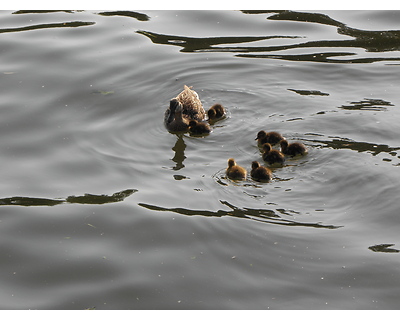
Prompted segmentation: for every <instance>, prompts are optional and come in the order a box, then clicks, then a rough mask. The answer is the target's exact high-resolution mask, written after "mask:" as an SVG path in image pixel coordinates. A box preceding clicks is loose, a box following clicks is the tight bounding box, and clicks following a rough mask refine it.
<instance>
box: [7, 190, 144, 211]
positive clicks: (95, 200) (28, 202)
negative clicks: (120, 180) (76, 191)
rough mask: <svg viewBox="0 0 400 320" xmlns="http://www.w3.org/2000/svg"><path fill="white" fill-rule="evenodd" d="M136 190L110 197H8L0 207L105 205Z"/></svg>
mask: <svg viewBox="0 0 400 320" xmlns="http://www.w3.org/2000/svg"><path fill="white" fill-rule="evenodd" d="M137 191H138V190H136V189H127V190H123V191H120V192H116V193H114V194H112V195H104V194H102V195H95V194H89V193H86V194H84V195H83V196H69V197H67V198H66V199H46V198H31V197H10V198H3V199H0V206H26V207H30V206H55V205H58V204H63V203H80V204H106V203H114V202H120V201H123V200H124V199H125V198H127V197H129V196H130V195H132V194H133V193H135V192H137Z"/></svg>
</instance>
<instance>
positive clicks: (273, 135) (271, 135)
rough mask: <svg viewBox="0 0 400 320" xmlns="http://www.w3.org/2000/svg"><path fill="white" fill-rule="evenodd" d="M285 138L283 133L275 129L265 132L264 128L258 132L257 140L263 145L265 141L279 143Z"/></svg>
mask: <svg viewBox="0 0 400 320" xmlns="http://www.w3.org/2000/svg"><path fill="white" fill-rule="evenodd" d="M283 139H284V138H283V137H282V135H281V134H280V133H278V132H275V131H270V132H265V131H264V130H261V131H259V132H258V134H257V138H256V139H255V140H258V144H259V145H260V146H262V145H263V144H264V143H269V144H271V145H274V144H277V143H279V142H280V141H281V140H283Z"/></svg>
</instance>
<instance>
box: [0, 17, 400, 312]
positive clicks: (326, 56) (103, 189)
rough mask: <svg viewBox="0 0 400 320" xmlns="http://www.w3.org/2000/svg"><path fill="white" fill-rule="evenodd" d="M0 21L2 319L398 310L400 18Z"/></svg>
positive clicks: (399, 281)
mask: <svg viewBox="0 0 400 320" xmlns="http://www.w3.org/2000/svg"><path fill="white" fill-rule="evenodd" d="M0 15H1V25H0V39H1V44H2V46H1V59H0V78H1V86H0V92H1V97H2V99H1V102H0V115H1V116H0V132H1V139H0V150H1V152H0V160H1V164H2V166H1V176H2V182H3V183H2V184H0V192H1V195H0V212H1V216H0V220H1V223H0V228H1V232H0V237H1V240H0V243H1V245H0V257H1V258H0V259H1V260H0V261H1V265H2V273H1V283H2V289H1V290H0V308H1V309H93V308H94V309H398V300H397V299H398V294H399V293H400V289H399V287H400V280H399V279H400V277H399V275H400V263H399V257H400V256H399V250H400V239H399V232H398V229H399V228H398V226H397V223H398V222H400V218H399V217H400V216H399V211H400V204H399V201H398V200H397V196H398V194H399V190H400V187H399V184H398V181H399V176H400V175H399V171H398V170H399V165H400V155H399V149H400V144H399V139H398V132H399V123H398V119H399V116H400V114H399V113H400V112H399V106H400V98H399V94H398V87H399V84H400V80H399V70H400V69H399V68H400V55H399V49H400V24H399V18H400V12H399V11H314V12H305V11H174V10H170V11H142V12H133V11H105V12H103V11H1V12H0ZM183 85H189V86H193V88H194V90H196V91H197V92H198V94H199V96H200V98H201V100H202V102H203V104H204V106H205V107H206V109H207V108H208V107H209V106H211V105H212V104H214V103H217V102H218V103H222V104H223V105H224V106H225V107H226V108H227V110H228V115H227V117H226V119H224V120H222V121H219V122H217V123H215V124H214V125H213V126H212V130H213V131H212V133H211V134H210V135H209V136H206V137H191V136H189V135H187V134H183V135H175V134H171V133H168V132H167V131H166V129H165V127H164V125H163V117H164V111H165V109H166V108H167V106H168V104H169V100H170V99H171V98H173V97H175V96H176V95H177V94H178V93H179V92H180V91H181V90H182V89H183ZM259 130H268V131H272V130H276V131H279V132H281V133H282V134H283V135H284V136H285V137H286V138H287V139H288V140H290V141H301V142H303V143H304V144H305V145H306V146H307V147H308V149H309V153H308V154H307V155H306V156H304V157H297V158H293V159H288V160H287V162H286V164H285V165H284V166H283V167H281V168H278V167H277V168H273V169H272V170H273V179H272V181H271V182H270V183H259V182H256V181H253V180H251V179H250V178H248V179H247V180H246V181H241V182H234V181H231V180H229V179H227V178H226V176H225V168H226V166H227V159H228V158H231V157H233V158H235V160H236V161H237V162H238V163H239V164H240V165H242V166H244V167H245V168H246V169H248V170H249V169H250V166H251V162H252V161H253V160H257V161H261V162H262V158H261V153H260V150H259V149H258V147H257V145H256V141H255V140H254V139H255V137H256V135H257V132H258V131H259Z"/></svg>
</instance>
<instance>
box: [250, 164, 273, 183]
mask: <svg viewBox="0 0 400 320" xmlns="http://www.w3.org/2000/svg"><path fill="white" fill-rule="evenodd" d="M250 175H251V177H252V178H253V179H254V180H256V181H260V182H268V181H270V180H271V179H272V172H271V170H270V169H268V168H266V167H263V166H261V165H260V163H259V162H258V161H253V162H252V163H251V172H250Z"/></svg>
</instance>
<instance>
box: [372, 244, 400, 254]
mask: <svg viewBox="0 0 400 320" xmlns="http://www.w3.org/2000/svg"><path fill="white" fill-rule="evenodd" d="M393 246H394V244H378V245H375V246H371V247H369V248H368V249H370V250H371V251H374V252H384V253H398V252H400V250H397V249H394V248H390V247H393Z"/></svg>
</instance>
